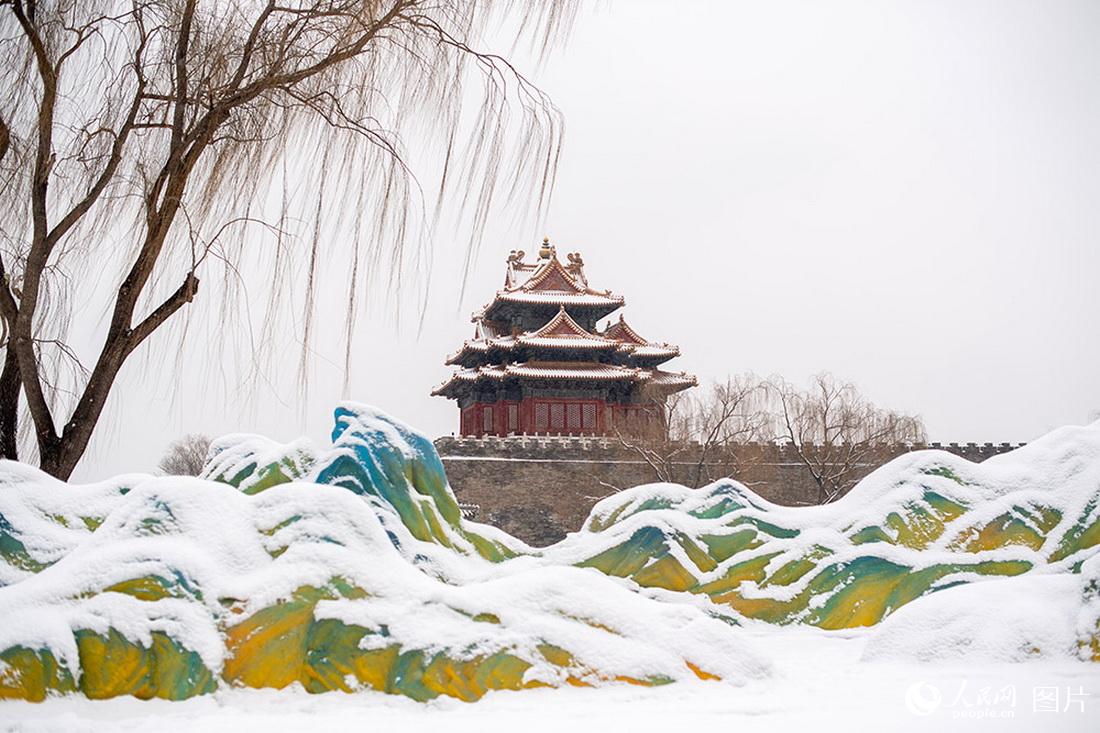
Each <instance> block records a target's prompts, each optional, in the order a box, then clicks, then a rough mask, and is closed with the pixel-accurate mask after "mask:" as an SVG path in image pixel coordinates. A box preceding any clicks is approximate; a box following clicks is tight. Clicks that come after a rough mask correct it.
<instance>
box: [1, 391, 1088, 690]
mask: <svg viewBox="0 0 1100 733" xmlns="http://www.w3.org/2000/svg"><path fill="white" fill-rule="evenodd" d="M211 453H212V455H211V456H210V458H209V460H208V464H207V467H206V469H205V472H204V475H203V476H202V477H199V478H183V477H159V478H157V477H150V476H144V475H127V476H121V477H118V478H116V479H113V480H111V481H107V482H101V483H98V484H89V485H70V484H63V483H61V482H58V481H56V480H54V479H51V478H50V477H48V476H46V475H44V474H42V473H41V472H39V471H37V470H36V469H34V468H31V467H28V466H25V465H22V464H18V463H10V462H4V463H2V464H0V584H2V586H3V587H0V618H3V619H4V624H3V625H2V627H0V697H9V698H23V699H29V700H41V699H43V698H45V697H46V696H47V695H50V694H65V693H81V694H84V695H86V696H88V697H92V698H103V697H111V696H116V695H135V696H138V697H161V698H167V699H183V698H186V697H190V696H193V695H198V694H203V693H207V692H211V691H214V690H216V689H218V688H221V687H226V686H249V687H273V688H283V687H286V686H288V685H292V684H299V685H301V686H302V687H304V688H305V689H306V690H309V691H311V692H323V691H328V690H345V691H354V690H359V689H375V690H381V691H385V692H390V693H397V694H402V695H406V696H409V697H411V698H413V699H416V700H427V699H430V698H433V697H436V696H439V695H449V696H452V697H456V698H459V699H463V700H476V699H478V698H479V697H481V696H482V695H484V694H485V693H486V692H488V691H490V690H499V689H523V688H529V687H539V686H562V685H599V684H604V683H612V682H624V683H632V684H639V685H655V684H666V683H670V682H676V681H679V680H687V679H695V680H698V679H706V680H722V681H725V682H727V683H733V684H738V683H742V682H745V681H747V680H750V679H753V678H758V677H762V676H766V675H767V674H768V673H769V664H768V662H767V655H766V653H765V651H764V650H762V649H760V647H759V645H758V644H754V643H752V642H751V640H749V639H747V638H745V637H746V635H745V634H744V633H741V632H742V631H743V627H746V626H749V625H754V626H757V625H765V624H772V625H787V624H805V625H812V626H818V627H821V628H824V629H838V628H851V627H859V626H870V625H874V624H878V623H879V622H880V621H882V620H883V619H884V618H886V617H887V616H889V615H890V614H891V613H893V612H894V611H895V610H897V609H898V608H900V607H902V606H903V605H905V604H908V603H911V602H913V601H917V604H914V605H915V606H919V604H920V603H921V602H922V601H921V600H920V599H924V598H926V597H929V598H933V597H936V596H937V595H939V592H942V591H944V590H945V589H948V588H951V587H953V586H959V585H964V584H970V583H978V582H983V581H986V580H988V579H990V578H994V577H1002V578H1009V577H1015V576H1025V577H1032V576H1040V575H1042V576H1045V575H1057V576H1060V577H1061V578H1062V579H1061V580H1058V581H1057V587H1058V588H1060V589H1062V591H1060V592H1063V593H1064V594H1067V595H1068V596H1072V597H1070V598H1069V599H1068V600H1067V601H1066V602H1067V603H1069V604H1070V605H1069V606H1065V608H1071V607H1072V610H1073V612H1074V613H1076V614H1077V618H1074V619H1073V620H1072V621H1073V623H1074V624H1075V626H1074V628H1075V629H1077V631H1076V632H1075V634H1074V635H1073V638H1072V639H1071V640H1070V642H1069V643H1067V644H1063V646H1066V647H1067V648H1047V649H1044V648H1040V647H1042V646H1043V645H1044V644H1046V645H1048V646H1049V645H1050V644H1054V645H1055V646H1057V644H1060V643H1061V642H1057V643H1055V642H1050V641H1044V642H1042V643H1038V645H1036V644H1031V643H1030V642H1029V643H1027V644H1024V646H1025V647H1026V648H1027V653H1028V654H1033V655H1038V656H1042V655H1076V656H1078V657H1079V658H1081V659H1083V660H1089V659H1091V660H1093V661H1100V560H1091V559H1092V558H1095V557H1096V556H1097V554H1098V546H1100V508H1098V507H1100V424H1097V425H1094V426H1092V427H1088V428H1064V429H1062V430H1059V431H1056V432H1054V433H1052V434H1051V435H1049V436H1047V437H1045V438H1043V439H1041V440H1039V441H1036V442H1035V443H1032V444H1030V445H1029V446H1027V447H1025V448H1022V449H1020V450H1018V451H1015V452H1013V453H1011V454H1008V455H1005V456H1000V457H997V458H994V459H990V460H989V461H987V462H985V463H982V464H971V463H969V462H967V461H965V460H962V459H959V458H956V457H953V456H951V455H948V454H945V453H939V452H935V451H921V452H917V453H912V454H909V455H907V456H904V457H902V458H899V459H897V460H895V461H893V462H892V463H890V464H888V465H887V466H885V467H883V468H882V469H880V470H879V471H877V472H875V473H874V474H872V475H871V476H869V477H868V478H867V479H866V480H864V481H863V482H862V483H861V484H860V485H859V486H857V487H856V488H855V489H854V490H853V491H852V492H851V493H850V494H849V495H848V496H847V497H845V498H844V499H842V500H840V501H838V502H836V503H835V504H832V505H828V506H824V507H804V508H790V507H780V506H777V505H773V504H770V503H768V502H766V501H764V500H762V499H761V498H760V497H758V496H756V495H755V494H753V493H752V492H751V491H750V490H748V489H747V488H745V487H744V486H742V485H740V484H738V483H736V482H733V481H728V480H727V481H720V482H717V483H715V484H712V485H711V486H708V487H705V488H702V489H698V490H691V489H687V488H684V487H681V486H674V485H668V484H658V485H652V486H643V487H638V488H636V489H631V490H628V491H624V492H621V493H619V494H616V495H613V496H611V497H609V498H608V499H605V500H604V501H602V502H600V503H599V504H598V505H597V506H596V507H595V508H594V509H593V512H592V514H591V516H590V518H589V520H588V522H587V523H586V525H585V527H584V528H583V530H582V531H580V532H577V533H575V534H573V535H570V536H569V537H568V538H566V539H565V540H563V541H562V542H560V543H558V544H557V545H555V546H552V547H549V548H545V549H541V550H539V549H534V548H530V547H528V546H526V545H524V544H523V543H522V542H520V541H518V540H516V539H514V538H512V537H510V536H508V535H506V534H505V533H503V532H501V531H499V530H497V529H495V528H493V527H489V526H487V525H481V524H476V523H473V522H469V521H466V520H464V519H463V518H462V516H461V514H460V512H459V507H458V505H457V503H456V501H455V498H454V495H453V494H452V492H451V490H450V488H449V486H448V485H447V480H446V476H445V475H444V473H443V466H442V463H441V462H440V460H439V457H438V455H436V453H435V450H434V448H433V447H432V444H431V441H429V440H428V439H427V438H425V437H424V436H422V435H420V434H418V433H416V432H415V431H413V430H411V429H410V428H408V427H407V426H405V425H403V424H401V423H400V422H398V421H396V420H394V419H392V418H390V417H388V416H386V415H384V414H382V413H380V412H378V411H376V410H374V409H372V408H369V407H366V406H363V405H355V404H345V405H342V406H340V407H339V408H338V409H337V410H336V426H335V429H334V431H333V436H332V445H331V446H330V447H328V448H325V449H318V448H315V447H313V446H312V445H311V444H309V443H308V442H305V441H297V442H295V443H292V444H289V445H285V446H283V445H279V444H276V443H273V442H271V441H269V440H266V439H263V438H259V437H257V436H245V435H235V436H227V437H226V438H223V439H221V440H219V441H217V442H216V443H215V444H214V446H213V447H212V450H211ZM1066 578H1072V579H1070V580H1066ZM1005 587H1006V588H1008V592H1009V593H1011V592H1012V589H1013V588H1014V587H1015V586H1005ZM1050 587H1054V586H1053V585H1051V586H1050ZM950 592H951V591H947V592H946V593H944V594H943V596H942V597H943V598H947V597H948V594H949V593H950ZM930 594H932V595H930ZM911 615H912V616H913V617H914V618H916V617H917V616H918V615H917V614H911ZM901 616H902V615H899V619H901ZM902 620H904V619H902ZM883 626H884V628H886V627H889V626H890V624H884V625H883ZM907 636H908V637H911V636H912V634H908V635H907ZM1044 638H1046V637H1044ZM1032 647H1034V648H1032Z"/></svg>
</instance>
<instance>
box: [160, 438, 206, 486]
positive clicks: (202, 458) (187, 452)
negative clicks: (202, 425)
mask: <svg viewBox="0 0 1100 733" xmlns="http://www.w3.org/2000/svg"><path fill="white" fill-rule="evenodd" d="M209 450H210V438H209V437H208V436H206V435H200V434H198V433H189V434H187V435H185V436H183V437H182V438H180V439H179V440H177V441H175V442H173V443H172V444H171V445H169V446H168V450H166V451H165V452H164V457H163V458H161V459H160V463H158V464H157V467H158V468H159V469H160V470H161V471H162V472H163V473H165V474H167V475H169V476H198V475H199V474H200V473H202V469H203V466H205V465H206V454H207V452H208V451H209Z"/></svg>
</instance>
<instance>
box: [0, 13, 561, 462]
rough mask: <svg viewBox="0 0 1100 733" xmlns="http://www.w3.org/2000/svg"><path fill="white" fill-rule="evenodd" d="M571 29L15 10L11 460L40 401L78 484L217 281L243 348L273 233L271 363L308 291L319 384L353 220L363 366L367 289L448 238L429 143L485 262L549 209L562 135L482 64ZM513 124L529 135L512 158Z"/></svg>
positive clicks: (5, 36) (4, 240) (4, 415)
mask: <svg viewBox="0 0 1100 733" xmlns="http://www.w3.org/2000/svg"><path fill="white" fill-rule="evenodd" d="M573 12H574V4H573V3H571V2H561V1H558V0H532V1H531V2H526V3H515V2H508V1H507V0H503V1H502V2H492V1H491V0H287V1H286V2H275V0H229V1H227V2H217V3H215V2H205V3H201V4H200V3H199V2H198V1H197V0H55V1H53V2H48V1H42V2H36V1H35V0H0V80H2V83H0V186H2V189H3V191H4V195H3V197H2V203H0V316H2V319H3V324H4V327H5V333H6V336H7V338H6V339H5V340H4V344H3V346H4V349H5V357H4V368H3V372H2V374H0V449H2V450H3V453H4V456H5V457H8V458H16V457H17V445H16V442H15V436H16V434H17V422H18V416H19V409H18V406H19V404H20V399H22V400H23V402H24V403H25V405H26V410H27V414H29V418H30V420H31V423H32V427H33V435H34V441H33V443H34V446H35V449H36V451H37V454H38V460H39V464H40V466H41V467H42V468H43V470H45V471H47V472H49V473H51V474H53V475H55V476H57V477H60V478H67V477H68V476H69V475H70V473H71V472H72V470H73V468H74V467H75V466H76V464H77V462H78V461H79V460H80V458H81V456H82V455H83V454H84V451H85V449H86V448H87V445H88V442H89V440H90V439H91V436H92V434H93V431H94V429H95V427H96V424H97V423H98V421H99V419H100V416H101V414H102V412H103V409H104V406H105V404H106V402H107V398H108V395H109V394H110V393H111V391H112V387H113V385H114V384H115V380H116V378H117V376H118V374H119V371H120V369H121V368H122V366H123V364H124V363H125V362H126V361H127V359H128V358H129V357H130V356H131V355H132V354H133V353H134V352H135V351H136V350H137V349H138V348H139V347H140V346H142V344H144V343H145V342H146V341H147V340H148V339H149V338H150V337H151V336H152V335H153V333H154V332H158V331H159V330H160V329H161V328H162V327H163V326H164V325H165V324H167V323H169V321H170V319H172V318H173V316H174V315H175V314H176V313H177V312H179V311H180V310H181V309H183V308H184V306H186V305H187V304H189V303H191V302H192V301H193V300H194V299H195V298H196V296H197V295H198V293H199V278H200V274H202V273H203V272H204V271H205V272H213V273H215V275H216V277H214V278H208V279H207V282H208V283H213V284H214V289H215V291H217V292H219V293H220V296H221V297H222V298H223V305H222V309H221V314H222V316H223V318H224V320H225V322H226V324H227V330H229V328H230V327H231V326H232V324H233V323H234V322H235V321H237V320H242V321H243V320H246V318H247V316H237V313H238V312H240V310H241V309H240V308H239V307H237V306H236V305H235V303H237V302H239V301H238V300H236V299H241V298H244V297H247V294H246V283H243V282H242V278H243V275H242V270H243V264H244V263H245V262H250V261H251V260H252V259H254V258H256V257H257V255H256V253H255V252H254V251H253V249H254V248H255V243H256V240H255V237H254V236H253V235H252V234H249V235H248V236H246V235H245V231H246V230H247V231H248V232H253V231H256V227H255V226H254V225H256V224H259V225H260V226H261V227H262V228H261V229H260V230H259V231H260V232H261V233H266V235H267V238H268V240H272V239H273V240H274V242H275V244H274V246H273V247H271V248H270V252H271V254H270V256H268V257H267V259H266V260H264V261H265V262H267V263H268V264H267V268H268V269H267V272H266V273H263V274H261V275H260V277H259V280H260V282H262V283H263V284H264V286H265V289H266V291H267V295H266V298H265V299H266V309H265V319H266V320H265V326H264V334H263V337H262V338H260V339H259V341H260V342H261V344H266V345H267V346H266V347H265V348H269V349H273V348H274V347H273V346H271V344H275V343H277V339H276V338H275V337H274V335H273V334H275V333H277V332H278V329H275V328H274V327H272V326H271V324H272V323H274V320H273V316H272V314H273V313H275V312H277V311H278V306H279V305H280V304H284V303H287V302H292V300H293V299H292V298H290V297H289V294H288V292H287V289H286V288H285V284H286V282H288V281H289V278H290V273H291V272H294V271H296V270H299V271H301V272H303V273H304V274H305V275H304V278H303V281H304V287H305V293H304V295H303V296H302V297H303V299H304V305H303V307H302V311H303V312H302V313H301V314H300V316H299V318H298V319H297V320H298V329H297V333H296V334H295V336H296V340H298V341H299V342H300V344H301V354H302V365H301V366H300V370H299V373H300V374H301V375H302V379H303V380H304V375H305V374H306V373H307V369H306V356H307V354H309V353H310V350H311V339H312V318H313V309H314V304H315V293H314V287H315V283H316V274H317V268H318V263H319V262H321V261H323V260H324V259H325V256H326V241H327V240H329V239H333V237H327V238H326V237H325V236H323V234H324V233H325V232H327V231H329V229H327V228H326V227H329V224H330V223H331V221H332V220H335V221H336V222H337V225H342V226H344V227H345V233H347V234H350V236H347V237H344V238H345V239H351V240H353V242H354V246H353V247H352V251H351V253H350V256H349V259H350V261H349V262H348V263H347V269H348V271H349V272H350V277H349V279H348V297H347V302H348V310H347V333H346V334H345V339H346V343H347V344H349V345H350V341H351V331H352V329H353V328H354V323H355V307H356V306H355V303H356V299H355V294H356V292H357V291H358V290H359V289H360V287H361V282H362V279H363V277H364V272H365V271H368V270H375V269H378V267H380V266H386V267H389V268H391V269H392V270H393V271H395V272H396V273H397V275H399V274H400V271H401V268H402V264H401V263H402V254H401V253H402V245H403V243H404V241H405V240H406V238H407V237H408V236H409V234H408V232H409V231H410V227H411V226H412V223H413V222H411V220H410V217H411V216H415V217H417V218H427V216H428V215H427V214H426V213H424V211H423V209H424V208H426V207H424V206H423V203H424V202H423V199H422V197H421V193H422V189H421V188H420V187H419V184H418V183H417V181H416V179H415V177H413V176H412V175H411V173H410V171H409V170H408V168H407V167H406V156H405V153H404V152H403V144H402V141H403V139H404V135H407V134H409V132H408V131H409V130H415V132H416V134H417V135H421V136H426V139H428V140H433V141H438V147H439V148H440V149H441V150H442V154H443V157H444V162H443V166H442V174H441V175H440V177H439V180H440V182H439V186H438V191H437V193H436V197H437V198H436V212H437V213H438V211H439V206H440V204H441V203H442V201H443V199H444V196H445V195H446V194H448V193H449V192H455V193H460V195H461V203H462V204H463V206H464V207H465V210H466V211H467V212H468V216H467V219H468V220H470V221H472V224H471V228H470V231H471V234H470V240H469V244H468V247H469V249H470V251H472V250H473V248H474V247H476V243H477V238H478V236H479V234H480V232H481V231H482V229H483V227H484V224H485V221H486V218H487V216H488V212H489V210H490V206H491V204H492V202H493V201H494V200H495V199H497V198H500V197H502V196H503V197H506V198H509V199H512V200H522V201H526V202H535V206H534V208H536V209H539V210H540V207H541V206H542V203H543V202H544V201H545V197H546V196H547V194H548V191H549V187H550V185H551V183H552V180H553V177H554V172H555V168H556V164H557V154H558V149H559V141H560V131H561V122H560V115H559V113H558V112H557V110H556V109H555V108H554V107H553V105H552V104H551V103H550V101H549V100H548V99H547V98H546V97H545V95H543V94H542V92H540V91H539V90H538V89H537V88H535V87H534V86H532V85H531V84H530V83H529V82H528V81H527V80H526V79H525V78H524V77H523V76H522V75H521V74H520V73H519V72H517V71H516V69H515V68H514V67H513V66H512V65H511V64H510V63H509V62H508V61H507V60H505V59H503V58H501V57H500V56H497V55H494V54H491V53H486V52H482V51H479V50H477V48H476V46H477V45H478V44H479V39H480V35H481V33H482V32H483V31H484V29H486V28H488V27H491V26H493V25H494V24H495V23H496V21H497V20H499V19H500V18H501V16H502V13H511V16H510V17H512V18H514V19H515V25H516V26H517V27H518V29H519V30H518V33H519V34H523V35H525V36H527V37H531V38H533V39H534V40H535V42H536V43H537V44H539V45H541V46H542V47H543V48H545V47H546V45H547V44H548V43H550V42H551V41H552V40H554V39H556V38H557V37H559V36H560V34H561V32H562V30H563V29H564V28H566V27H567V25H568V23H569V21H570V19H571V17H572V14H573ZM470 77H473V78H475V79H480V80H482V81H483V82H484V87H483V88H484V94H483V96H482V99H481V108H480V109H479V110H478V111H477V113H476V114H475V115H473V116H472V117H473V120H472V121H471V120H470V117H471V115H463V114H462V100H463V95H464V91H463V89H464V86H465V85H464V84H463V81H464V80H466V79H468V78H470ZM509 119H518V120H519V134H518V135H516V136H513V135H512V130H513V127H511V126H510V125H509ZM464 120H465V122H463V121H464ZM467 128H468V132H465V133H464V132H462V130H465V129H467ZM403 133H404V135H403ZM464 140H466V142H465V143H464ZM506 143H508V145H506ZM295 150H298V151H302V150H308V151H309V155H308V158H307V159H305V160H303V158H304V157H306V156H298V157H297V158H295V156H294V155H293V152H294V151H295ZM292 188H294V189H295V190H297V189H301V188H305V189H307V190H309V191H311V192H313V193H314V194H315V196H316V198H315V204H314V205H313V206H304V205H302V204H301V202H300V201H299V200H298V199H297V198H295V197H296V195H297V194H296V193H295V190H291V189H292ZM270 198H275V199H279V200H280V201H281V207H280V215H279V216H278V217H276V218H275V219H274V220H270V217H268V218H267V219H263V218H261V217H260V214H261V212H263V211H264V204H265V202H266V201H267V200H268V199H270ZM417 201H419V202H420V204H421V206H420V208H419V209H418V208H417V207H416V204H415V202H417ZM292 202H294V205H293V211H291V208H292V205H291V204H292ZM417 210H420V211H421V213H420V214H419V215H415V211H417ZM348 212H353V213H352V214H349V213H348ZM410 212H414V213H413V214H410ZM310 217H312V221H310ZM301 220H306V221H307V222H309V223H310V224H311V225H310V226H305V227H303V229H304V231H306V232H307V235H306V236H301V237H295V236H293V233H292V232H291V231H289V227H290V226H291V224H292V223H293V222H294V221H301ZM341 223H342V224H341ZM334 226H335V225H334ZM329 228H331V227H329ZM296 245H299V246H296ZM422 265H423V263H421V266H422ZM213 268H217V269H213ZM395 279H396V278H395ZM93 285H99V286H101V287H103V288H106V289H107V290H108V291H110V295H109V299H108V301H107V302H106V304H105V309H106V312H107V318H106V319H105V321H106V327H105V329H104V331H103V333H102V334H101V341H100V343H101V346H100V347H99V348H98V351H96V352H95V353H93V354H92V359H91V360H90V366H89V367H87V368H86V367H85V366H84V363H83V361H82V359H81V358H80V355H79V354H77V353H75V352H74V350H73V349H72V348H70V347H69V345H68V338H67V337H68V326H69V323H70V321H71V319H72V318H73V313H74V308H75V303H76V302H79V304H80V308H81V310H82V311H84V310H86V309H87V308H88V304H87V303H86V302H84V299H85V298H87V297H88V295H89V291H91V290H93V289H94V288H93ZM219 286H220V288H219ZM209 287H210V286H209V285H208V286H204V292H205V290H206V289H207V288H209ZM299 290H300V288H299ZM242 294H243V295H242ZM204 297H205V296H204ZM262 300H264V299H262ZM177 320H178V319H177ZM183 342H184V338H183V336H181V337H180V344H181V348H182V347H183ZM162 343H163V341H162ZM346 353H347V356H346V361H347V360H349V359H350V348H349V349H348V350H347V351H346ZM345 368H346V363H345Z"/></svg>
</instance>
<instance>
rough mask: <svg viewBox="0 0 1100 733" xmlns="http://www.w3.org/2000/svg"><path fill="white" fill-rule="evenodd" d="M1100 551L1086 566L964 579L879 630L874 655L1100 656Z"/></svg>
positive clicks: (930, 658) (871, 646)
mask: <svg viewBox="0 0 1100 733" xmlns="http://www.w3.org/2000/svg"><path fill="white" fill-rule="evenodd" d="M1098 585H1100V555H1094V556H1093V557H1092V558H1091V559H1090V560H1088V561H1087V562H1085V563H1083V564H1082V567H1081V572H1080V573H1054V574H1041V573H1029V574H1026V575H1021V576H1018V577H1014V578H1003V579H998V580H993V581H989V582H985V583H978V584H971V585H961V586H956V587H953V588H948V589H946V590H944V591H941V592H939V593H934V594H932V595H930V596H928V597H927V598H922V599H920V600H919V601H917V602H916V603H912V604H909V605H908V606H906V607H905V608H902V609H900V610H899V611H897V613H895V614H893V615H892V616H890V617H889V618H888V619H886V620H885V621H884V622H883V623H882V624H881V625H880V626H879V627H878V628H877V629H875V632H874V634H873V635H872V636H871V638H870V640H869V642H868V645H867V647H866V649H865V651H864V655H863V658H864V659H866V660H870V661H919V662H942V661H959V660H966V661H969V662H1024V661H1028V660H1031V659H1059V658H1066V657H1073V656H1077V657H1079V658H1081V659H1083V660H1094V661H1100V654H1097V651H1098V649H1097V641H1098V640H1100V634H1098V633H1097V632H1098V631H1100V626H1098V622H1100V614H1098V611H1100V604H1098V603H1097V596H1098V594H1097V587H1098Z"/></svg>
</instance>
